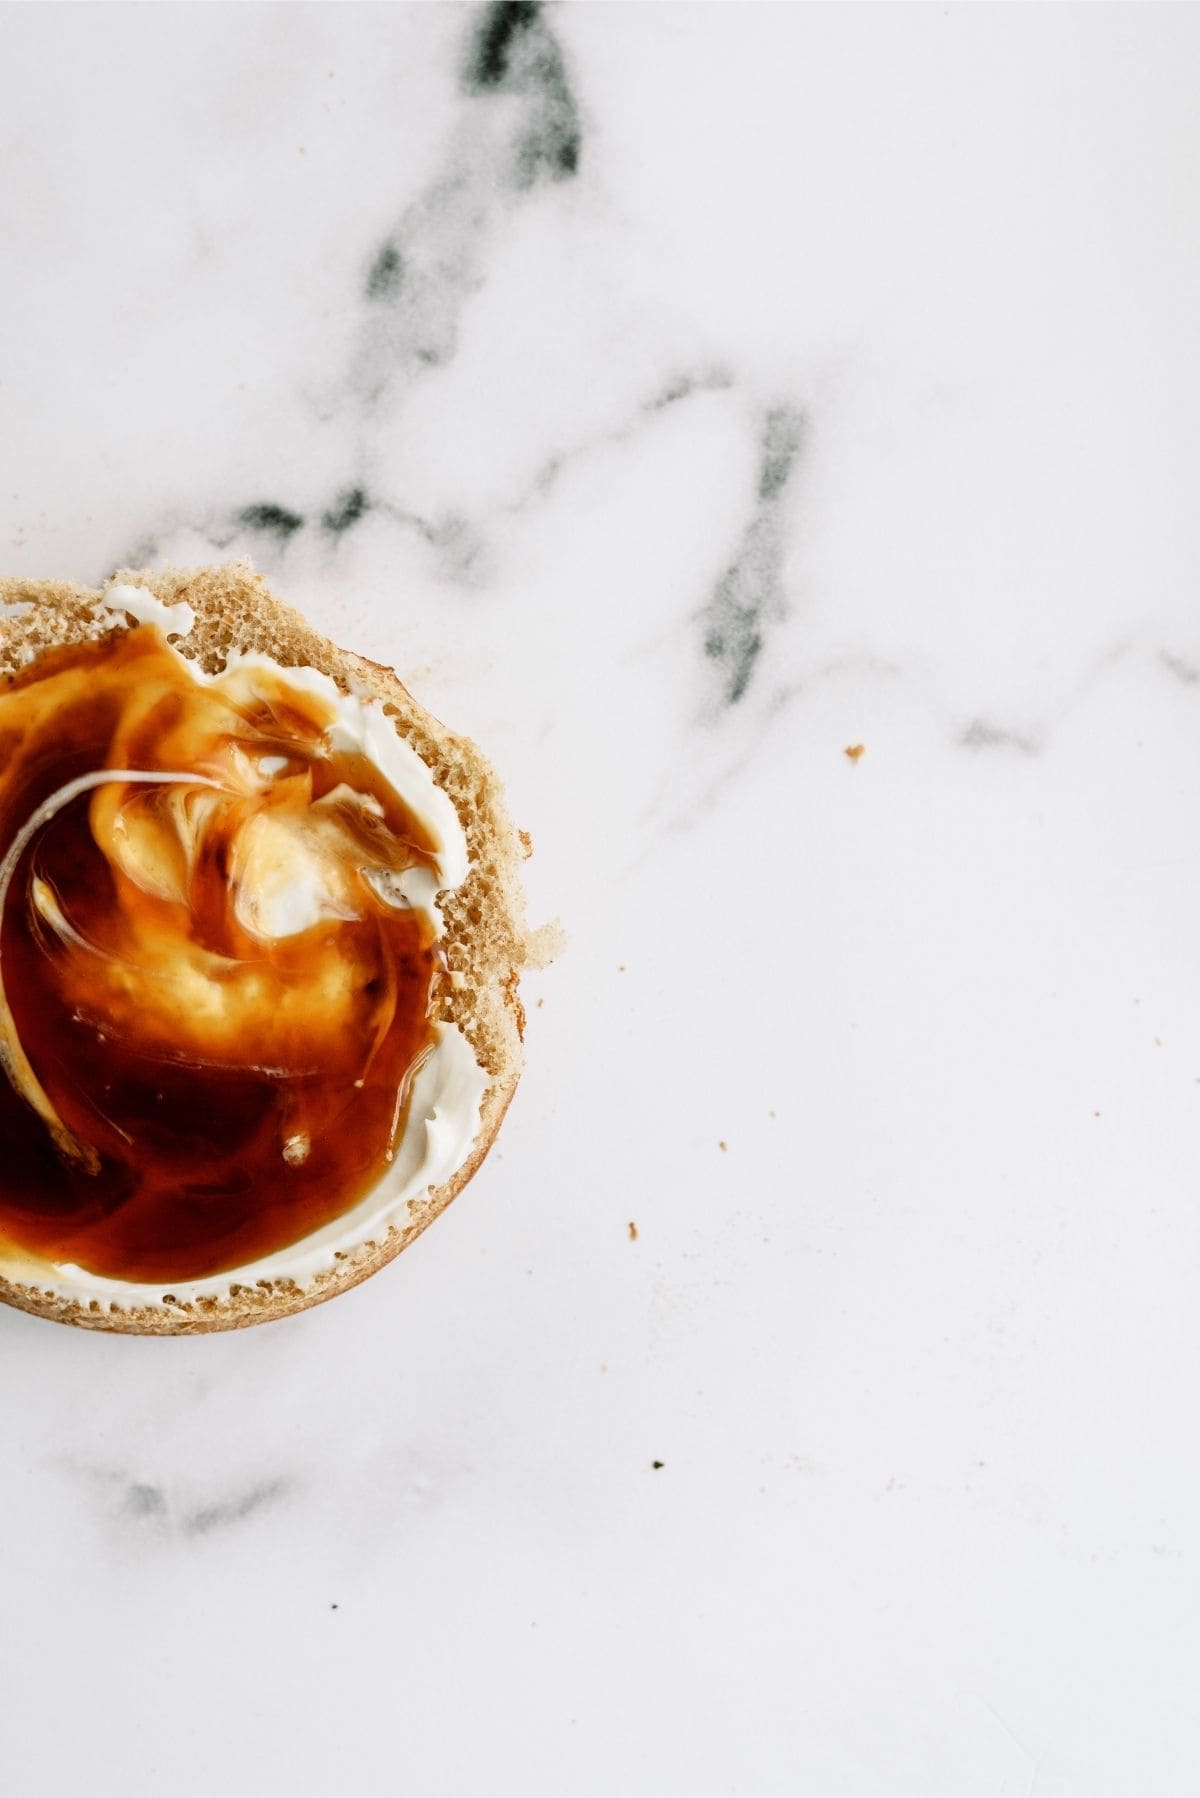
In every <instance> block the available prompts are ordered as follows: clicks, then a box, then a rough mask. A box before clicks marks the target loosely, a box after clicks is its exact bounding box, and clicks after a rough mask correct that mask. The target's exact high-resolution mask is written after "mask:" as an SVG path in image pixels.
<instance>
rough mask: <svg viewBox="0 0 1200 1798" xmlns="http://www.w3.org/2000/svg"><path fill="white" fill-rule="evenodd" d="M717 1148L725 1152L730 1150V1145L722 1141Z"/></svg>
mask: <svg viewBox="0 0 1200 1798" xmlns="http://www.w3.org/2000/svg"><path fill="white" fill-rule="evenodd" d="M717 1147H718V1149H721V1150H722V1151H724V1150H726V1149H728V1147H729V1144H728V1143H727V1142H724V1141H722V1142H719V1143H718V1144H717Z"/></svg>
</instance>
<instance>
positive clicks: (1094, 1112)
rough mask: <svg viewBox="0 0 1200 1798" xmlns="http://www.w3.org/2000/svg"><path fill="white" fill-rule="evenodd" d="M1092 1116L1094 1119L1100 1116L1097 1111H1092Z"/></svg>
mask: <svg viewBox="0 0 1200 1798" xmlns="http://www.w3.org/2000/svg"><path fill="white" fill-rule="evenodd" d="M1092 1116H1093V1117H1094V1118H1098V1117H1099V1116H1100V1113H1099V1112H1098V1111H1093V1113H1092Z"/></svg>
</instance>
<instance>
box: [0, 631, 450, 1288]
mask: <svg viewBox="0 0 1200 1798" xmlns="http://www.w3.org/2000/svg"><path fill="white" fill-rule="evenodd" d="M332 721H333V710H332V707H331V706H329V705H328V704H326V703H325V702H324V701H323V700H322V699H321V698H320V697H318V696H316V695H313V694H310V693H308V692H305V691H303V690H302V689H300V688H298V687H296V686H294V685H289V683H288V682H287V679H286V675H284V674H283V673H280V674H278V675H276V674H275V673H274V672H273V671H269V670H263V669H261V668H254V669H253V670H249V669H244V670H239V669H236V668H235V669H234V670H232V671H230V673H228V674H227V675H225V676H222V677H221V678H220V679H219V680H217V681H216V682H213V683H200V682H198V681H197V680H196V679H195V678H194V677H193V676H192V675H191V674H190V672H189V671H188V669H187V668H186V667H185V666H184V665H183V664H182V663H181V661H180V659H179V658H178V657H177V656H176V655H175V654H174V653H173V652H172V651H171V650H169V649H168V648H167V647H166V645H165V644H164V643H163V641H162V640H161V638H160V637H159V636H158V633H157V631H156V630H154V629H153V628H151V627H140V628H138V629H136V630H131V631H125V632H119V633H116V634H115V635H113V636H110V637H108V638H106V639H105V640H103V641H102V642H99V643H89V644H84V645H81V646H79V647H75V648H70V649H62V650H56V651H53V652H51V653H50V654H48V655H45V656H43V657H41V658H40V659H39V660H38V662H37V663H36V664H35V665H34V666H33V667H32V668H30V669H28V670H26V671H24V672H23V673H22V674H20V675H18V676H16V677H15V678H13V679H12V680H10V681H9V682H8V683H7V684H6V685H5V686H4V687H3V688H0V855H2V854H3V853H4V851H5V850H6V849H7V848H8V846H9V845H10V844H11V843H12V842H13V841H14V839H15V837H16V836H17V833H18V831H19V830H20V829H21V827H22V825H23V824H24V823H25V821H26V820H27V819H28V818H29V817H30V815H31V814H32V813H33V812H34V811H35V810H36V809H37V807H38V806H40V805H41V804H42V803H43V802H45V801H46V800H47V799H49V798H50V797H51V795H53V794H54V793H55V792H57V791H58V789H60V788H61V787H63V786H64V785H65V784H66V783H67V782H69V781H71V780H73V779H74V778H76V777H78V776H80V775H83V774H88V773H92V772H94V771H95V770H97V769H102V768H106V767H107V768H115V769H128V770H150V771H153V770H167V771H171V770H177V771H180V772H182V771H187V772H189V773H194V774H197V775H203V776H205V777H207V778H208V779H209V780H212V781H215V782H217V783H218V786H219V788H220V790H219V791H216V790H214V789H213V788H212V787H205V786H201V785H198V784H197V785H177V784H170V785H156V786H142V785H132V784H128V783H122V784H115V783H108V784H105V785H103V786H100V787H98V788H97V789H96V790H95V791H94V792H92V793H90V794H88V795H87V796H84V797H82V798H79V799H77V800H74V801H72V802H70V803H68V804H66V805H65V806H64V807H63V809H62V810H61V811H59V812H58V813H57V815H56V816H54V817H53V818H52V819H51V820H50V821H49V822H48V823H47V824H46V825H45V827H44V828H43V829H41V830H40V831H39V832H38V834H37V835H36V837H35V838H34V840H33V842H32V843H31V844H30V846H29V847H28V849H27V850H26V852H25V853H24V855H23V856H22V857H21V860H20V862H19V863H18V865H17V870H16V874H15V876H14V879H13V882H12V885H11V888H10V891H9V894H8V901H7V904H6V907H5V911H4V917H3V934H2V936H0V969H2V972H3V981H4V988H5V991H6V995H7V999H8V1003H9V1006H10V1008H11V1012H12V1017H13V1022H14V1025H15V1028H16V1031H17V1033H18V1035H19V1038H20V1044H21V1047H22V1049H23V1050H24V1052H25V1055H26V1056H27V1057H28V1060H29V1063H30V1065H31V1066H32V1068H33V1070H34V1072H35V1074H36V1077H37V1080H38V1082H39V1083H40V1085H41V1087H42V1088H43V1089H44V1092H45V1094H46V1095H47V1097H48V1098H49V1100H50V1103H51V1105H52V1106H53V1107H54V1109H55V1111H56V1112H57V1114H58V1116H59V1118H60V1119H61V1121H62V1123H63V1125H64V1126H65V1128H66V1130H67V1131H68V1132H69V1133H70V1134H71V1135H73V1136H74V1137H75V1138H77V1139H78V1141H79V1142H80V1143H82V1144H86V1145H88V1146H89V1147H90V1149H92V1150H94V1151H95V1156H97V1157H98V1160H99V1166H98V1171H95V1172H89V1171H88V1167H87V1165H86V1164H85V1163H84V1162H83V1161H82V1160H81V1159H79V1158H72V1157H71V1156H69V1155H64V1154H63V1153H62V1152H61V1150H60V1149H59V1148H56V1146H55V1144H54V1142H53V1140H52V1138H51V1135H50V1132H49V1131H48V1129H47V1127H46V1124H45V1122H44V1121H43V1120H42V1118H40V1117H39V1116H38V1115H37V1114H36V1113H35V1111H34V1110H33V1109H32V1107H31V1105H30V1104H29V1103H28V1102H27V1099H26V1098H24V1097H22V1096H21V1095H20V1094H19V1093H18V1092H17V1091H16V1090H15V1089H14V1086H13V1084H12V1082H11V1081H10V1080H9V1079H8V1078H5V1077H4V1076H3V1075H0V1243H2V1242H4V1241H7V1242H8V1243H9V1244H10V1245H13V1246H15V1247H18V1248H20V1249H23V1250H25V1251H27V1252H28V1253H30V1254H33V1255H36V1256H40V1257H42V1258H44V1259H46V1260H48V1261H51V1262H70V1263H75V1264H77V1265H79V1266H81V1267H83V1268H85V1269H87V1270H89V1271H90V1272H92V1273H95V1274H100V1275H103V1276H106V1277H108V1278H112V1279H127V1280H135V1281H153V1282H162V1284H163V1286H164V1289H167V1290H169V1286H170V1283H171V1282H172V1281H183V1280H188V1279H196V1278H203V1277H205V1276H207V1275H210V1274H216V1273H219V1272H222V1271H226V1270H229V1269H233V1268H237V1267H240V1266H243V1265H245V1264H246V1263H247V1262H249V1261H252V1260H254V1259H256V1258H258V1257H260V1256H263V1255H266V1254H270V1253H271V1252H273V1251H275V1250H278V1249H281V1248H285V1247H287V1246H288V1245H289V1244H291V1243H293V1242H296V1241H298V1240H299V1239H300V1238H301V1237H303V1236H305V1235H307V1234H308V1233H309V1232H310V1231H312V1230H315V1229H318V1228H320V1227H321V1226H322V1225H324V1224H326V1223H328V1222H330V1221H331V1220H333V1219H334V1218H337V1217H339V1216H341V1215H342V1214H343V1213H345V1212H346V1211H348V1210H349V1209H350V1208H351V1207H352V1206H353V1205H354V1204H356V1203H357V1202H358V1201H359V1199H361V1198H362V1197H363V1196H364V1195H365V1194H366V1193H367V1192H368V1191H369V1190H370V1189H371V1188H372V1187H373V1186H374V1185H375V1184H376V1183H377V1182H378V1181H379V1179H380V1178H381V1176H382V1175H383V1174H384V1172H385V1171H386V1168H387V1166H388V1162H389V1157H390V1152H391V1149H392V1145H393V1142H394V1140H395V1133H396V1130H397V1128H398V1127H401V1126H402V1123H403V1113H404V1099H405V1095H406V1093H407V1090H408V1086H409V1083H410V1081H411V1077H412V1074H413V1073H414V1071H415V1068H416V1066H417V1065H419V1062H420V1060H421V1058H422V1057H423V1055H424V1054H425V1053H426V1052H427V1050H428V1048H429V1046H430V1043H431V1041H432V1035H431V1025H430V1022H429V996H430V983H431V979H432V974H433V969H434V964H435V958H436V955H437V950H436V945H435V943H434V941H433V935H432V929H431V925H430V922H429V920H428V918H427V917H426V915H425V914H424V913H422V912H419V911H410V910H407V909H405V908H404V907H403V905H402V904H400V905H397V904H390V903H388V902H387V899H386V897H385V895H386V894H387V893H388V892H389V891H391V892H392V893H393V895H394V893H395V890H396V887H397V884H398V883H399V885H400V887H401V888H402V886H403V881H402V878H401V877H402V876H403V874H404V873H405V871H406V870H408V869H413V868H416V869H422V868H425V869H430V868H434V867H435V866H436V859H435V856H434V853H433V845H432V843H431V840H430V838H429V835H428V833H427V832H426V831H425V830H424V829H423V828H422V827H421V825H420V823H419V822H418V820H417V819H416V818H415V817H414V816H413V815H412V813H411V812H410V811H409V810H408V809H407V808H406V806H405V805H404V804H403V802H402V801H401V800H400V798H399V797H398V795H397V794H396V793H395V792H394V790H393V789H392V788H391V786H390V785H389V784H388V782H387V781H386V779H385V778H384V776H383V775H382V774H381V773H380V771H379V770H378V769H377V768H376V767H375V765H374V763H373V762H371V761H370V760H369V759H368V758H366V757H364V756H362V755H359V754H354V753H349V752H346V753H343V752H339V751H336V750H334V749H332V748H331V746H330V743H329V740H328V738H327V736H326V731H327V728H328V726H329V725H330V724H331V722H332ZM367 871H370V874H371V877H370V878H368V873H367ZM93 1165H95V1161H94V1158H93Z"/></svg>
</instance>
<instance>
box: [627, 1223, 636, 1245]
mask: <svg viewBox="0 0 1200 1798" xmlns="http://www.w3.org/2000/svg"><path fill="white" fill-rule="evenodd" d="M629 1240H630V1242H636V1241H637V1225H636V1224H635V1223H634V1221H633V1219H632V1218H630V1220H629Z"/></svg>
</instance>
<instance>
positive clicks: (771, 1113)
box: [767, 1111, 775, 1118]
mask: <svg viewBox="0 0 1200 1798" xmlns="http://www.w3.org/2000/svg"><path fill="white" fill-rule="evenodd" d="M767 1116H768V1117H769V1118H773V1117H774V1116H775V1113H774V1112H773V1111H768V1113H767Z"/></svg>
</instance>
